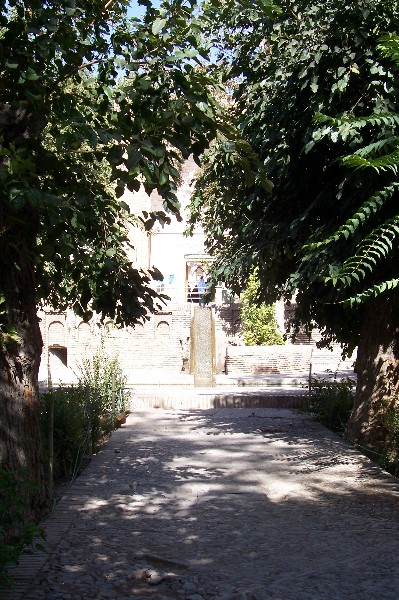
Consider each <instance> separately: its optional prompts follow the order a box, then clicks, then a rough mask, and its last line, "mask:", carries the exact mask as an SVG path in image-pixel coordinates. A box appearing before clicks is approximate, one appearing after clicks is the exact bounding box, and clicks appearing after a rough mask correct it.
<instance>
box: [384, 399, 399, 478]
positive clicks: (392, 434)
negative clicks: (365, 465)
mask: <svg viewBox="0 0 399 600" xmlns="http://www.w3.org/2000/svg"><path fill="white" fill-rule="evenodd" d="M384 425H385V427H386V429H387V431H388V435H387V442H386V446H385V449H384V452H383V454H382V455H381V457H380V460H379V463H380V465H381V466H382V467H383V468H384V469H386V470H387V471H388V472H389V473H391V474H392V475H394V476H395V477H398V476H399V410H398V404H397V403H396V402H395V403H394V404H392V405H390V406H389V407H388V408H387V410H386V412H385V416H384Z"/></svg>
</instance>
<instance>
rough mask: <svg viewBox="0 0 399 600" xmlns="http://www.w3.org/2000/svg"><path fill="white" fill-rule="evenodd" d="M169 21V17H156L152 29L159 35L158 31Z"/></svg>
mask: <svg viewBox="0 0 399 600" xmlns="http://www.w3.org/2000/svg"><path fill="white" fill-rule="evenodd" d="M166 23H167V19H155V21H154V22H153V24H152V26H151V31H152V33H153V34H154V35H158V33H159V32H160V31H161V30H162V29H163V28H164V27H165V25H166Z"/></svg>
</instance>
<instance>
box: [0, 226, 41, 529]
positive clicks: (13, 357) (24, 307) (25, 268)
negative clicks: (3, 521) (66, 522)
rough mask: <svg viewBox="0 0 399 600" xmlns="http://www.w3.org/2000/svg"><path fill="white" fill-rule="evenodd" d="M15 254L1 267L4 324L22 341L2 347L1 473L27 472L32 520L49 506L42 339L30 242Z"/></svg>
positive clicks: (23, 243) (17, 244) (18, 242)
mask: <svg viewBox="0 0 399 600" xmlns="http://www.w3.org/2000/svg"><path fill="white" fill-rule="evenodd" d="M14 233H15V232H14ZM12 249H13V253H14V257H15V261H14V262H13V263H12V264H9V265H6V264H5V261H4V257H2V258H3V260H2V261H0V290H1V292H2V293H3V294H4V296H5V299H6V302H5V305H6V307H7V313H8V314H7V316H6V318H5V320H6V321H8V324H9V325H10V326H12V327H14V328H15V330H16V333H17V336H18V341H13V340H11V339H10V338H9V337H3V339H2V341H1V343H0V467H1V468H3V469H6V470H12V471H18V470H19V469H21V468H22V469H24V470H25V471H26V473H27V477H28V478H29V480H31V481H32V482H33V484H34V489H33V491H32V493H31V505H30V507H29V510H28V513H29V514H28V516H29V517H30V518H32V517H34V518H37V517H39V516H41V515H42V514H43V511H44V509H45V506H46V485H45V479H44V469H43V462H42V453H41V445H40V400H39V393H38V370H39V364H40V356H41V351H42V338H41V333H40V329H39V321H38V317H37V313H36V299H35V285H34V276H33V265H32V251H31V246H30V245H28V244H27V241H26V236H23V235H21V237H20V239H19V240H18V238H16V237H14V243H13V246H12ZM2 306H4V304H3V305H2ZM3 317H4V315H3ZM2 320H3V322H4V319H2Z"/></svg>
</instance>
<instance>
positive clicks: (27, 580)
mask: <svg viewBox="0 0 399 600" xmlns="http://www.w3.org/2000/svg"><path fill="white" fill-rule="evenodd" d="M46 527H47V529H48V543H47V545H48V550H49V553H48V554H47V555H44V554H41V555H38V557H23V559H22V560H21V566H20V568H19V569H17V570H16V571H15V574H16V576H18V577H19V584H18V586H17V587H16V588H15V590H14V592H10V593H9V594H8V595H7V594H6V596H5V598H6V600H22V599H23V600H107V599H117V600H133V599H142V600H144V599H148V598H151V600H167V599H171V598H175V599H180V600H267V599H269V598H274V599H279V600H307V599H309V600H310V599H320V600H330V599H344V600H348V599H353V600H361V599H364V600H366V599H367V600H370V599H374V598H376V599H377V598H378V600H388V599H392V600H393V599H397V598H398V597H399V561H398V555H399V482H398V481H397V480H395V479H394V478H392V477H390V476H389V475H387V474H385V473H384V472H383V471H382V470H381V469H379V468H378V467H377V466H375V465H374V464H373V463H372V462H371V461H369V460H368V459H367V458H365V457H364V456H362V455H360V454H359V453H358V452H356V451H355V450H353V449H352V448H350V447H349V446H348V445H347V444H346V443H345V442H344V441H342V440H341V439H340V438H339V437H337V436H335V435H334V434H332V433H331V432H329V431H328V430H326V429H325V428H323V427H322V426H321V425H319V424H318V423H315V422H314V421H313V420H312V419H311V418H310V417H309V416H307V415H304V414H301V413H297V412H295V411H291V410H285V409H281V410H280V409H265V408H256V409H213V410H202V411H199V410H195V411H194V410H192V411H190V410H186V411H160V410H154V409H153V410H151V409H148V410H143V411H135V412H134V413H133V414H131V415H130V416H129V417H128V420H127V423H126V425H125V426H124V427H123V428H122V429H120V430H118V431H117V432H116V433H115V434H114V436H113V437H112V438H111V440H110V441H109V442H108V443H107V444H106V445H105V446H104V448H103V450H102V451H101V452H100V453H99V454H98V455H97V456H96V457H94V459H93V460H92V461H91V463H90V465H89V466H88V468H87V469H86V470H85V472H84V473H83V475H82V476H81V477H79V478H78V480H77V481H76V482H75V484H74V485H73V486H72V487H71V488H70V489H69V491H68V492H67V493H66V495H65V496H64V497H63V499H62V500H61V501H60V502H59V504H58V506H57V507H56V509H55V511H54V513H53V514H52V515H51V516H50V517H49V518H48V520H47V521H46Z"/></svg>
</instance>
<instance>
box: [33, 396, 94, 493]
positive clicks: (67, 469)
mask: <svg viewBox="0 0 399 600" xmlns="http://www.w3.org/2000/svg"><path fill="white" fill-rule="evenodd" d="M87 396H88V394H87V390H86V389H85V388H84V387H82V386H76V387H69V388H56V389H53V390H50V391H49V392H46V393H45V394H43V395H42V440H43V444H44V453H45V455H47V449H48V429H49V418H50V417H49V415H50V408H51V404H52V405H53V407H54V408H53V410H54V425H53V447H54V458H53V476H54V480H55V481H65V480H67V479H69V478H70V477H71V476H72V474H73V472H74V470H75V466H76V465H79V464H80V462H81V459H82V457H83V454H84V453H85V452H86V451H87V448H88V445H89V441H90V428H89V423H90V419H89V413H88V402H87Z"/></svg>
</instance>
